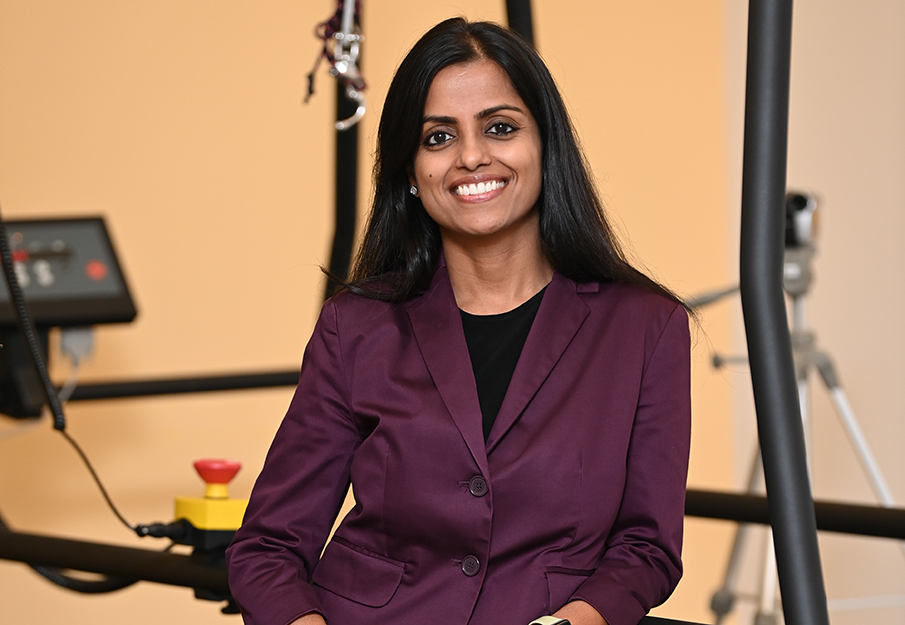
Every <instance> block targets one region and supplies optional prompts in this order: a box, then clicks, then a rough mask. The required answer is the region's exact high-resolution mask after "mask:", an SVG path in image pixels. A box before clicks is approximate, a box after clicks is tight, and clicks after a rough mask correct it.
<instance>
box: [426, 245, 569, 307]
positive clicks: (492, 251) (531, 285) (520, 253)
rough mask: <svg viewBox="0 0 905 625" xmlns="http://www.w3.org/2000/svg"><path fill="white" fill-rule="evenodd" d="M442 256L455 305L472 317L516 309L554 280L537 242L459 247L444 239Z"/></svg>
mask: <svg viewBox="0 0 905 625" xmlns="http://www.w3.org/2000/svg"><path fill="white" fill-rule="evenodd" d="M443 252H444V256H445V258H446V267H447V270H448V272H449V281H450V284H451V285H452V289H453V294H454V295H455V297H456V304H457V305H458V306H459V308H461V309H462V310H464V311H465V312H467V313H471V314H473V315H495V314H499V313H503V312H507V311H510V310H512V309H513V308H517V307H518V306H520V305H521V304H524V303H525V302H526V301H528V300H529V299H531V297H533V296H534V295H535V294H537V293H538V292H539V291H540V290H541V289H543V288H544V287H545V286H546V285H547V284H548V283H549V282H550V280H551V279H552V278H553V266H552V265H551V264H550V261H549V260H547V257H546V256H544V254H543V253H542V252H541V249H540V241H539V240H535V241H521V242H520V241H514V240H511V239H510V240H508V241H506V242H504V243H501V244H496V245H494V244H485V245H473V244H470V245H462V244H461V243H460V242H456V241H448V240H446V239H444V241H443Z"/></svg>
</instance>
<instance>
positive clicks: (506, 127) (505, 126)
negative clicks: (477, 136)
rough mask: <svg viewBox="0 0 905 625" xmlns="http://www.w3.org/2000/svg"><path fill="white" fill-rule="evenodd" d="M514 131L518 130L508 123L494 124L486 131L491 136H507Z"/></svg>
mask: <svg viewBox="0 0 905 625" xmlns="http://www.w3.org/2000/svg"><path fill="white" fill-rule="evenodd" d="M516 130H518V128H516V127H515V126H513V125H512V124H510V123H508V122H496V123H495V124H493V125H492V126H490V128H488V129H487V132H488V134H492V135H500V136H505V135H508V134H512V133H513V132H515V131H516Z"/></svg>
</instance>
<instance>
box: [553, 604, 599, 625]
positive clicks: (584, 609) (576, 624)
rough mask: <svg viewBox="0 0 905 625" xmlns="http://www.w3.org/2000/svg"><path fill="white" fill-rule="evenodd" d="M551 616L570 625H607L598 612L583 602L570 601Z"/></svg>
mask: <svg viewBox="0 0 905 625" xmlns="http://www.w3.org/2000/svg"><path fill="white" fill-rule="evenodd" d="M553 616H555V617H558V618H564V619H568V620H569V622H570V623H571V624H572V625H608V624H607V622H606V619H605V618H603V617H602V616H600V612H598V611H597V610H595V609H594V608H593V607H592V606H591V604H590V603H587V602H585V601H570V602H569V603H567V604H566V605H564V606H563V607H562V608H560V609H559V610H557V611H556V613H555V614H554V615H553Z"/></svg>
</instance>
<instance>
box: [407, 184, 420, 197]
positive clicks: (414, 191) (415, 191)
mask: <svg viewBox="0 0 905 625" xmlns="http://www.w3.org/2000/svg"><path fill="white" fill-rule="evenodd" d="M409 193H411V194H412V195H418V187H416V186H415V185H412V186H411V187H409Z"/></svg>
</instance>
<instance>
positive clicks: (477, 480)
mask: <svg viewBox="0 0 905 625" xmlns="http://www.w3.org/2000/svg"><path fill="white" fill-rule="evenodd" d="M487 491H488V488H487V480H485V479H484V478H483V477H481V476H480V475H476V476H474V477H473V478H471V481H470V482H468V492H470V493H471V494H472V495H474V496H475V497H483V496H484V495H486V494H487Z"/></svg>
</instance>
